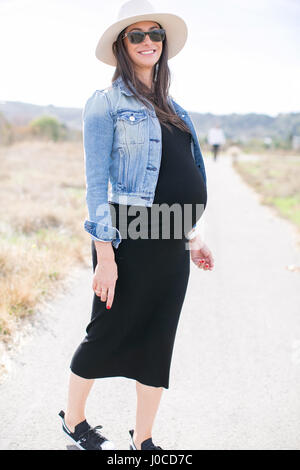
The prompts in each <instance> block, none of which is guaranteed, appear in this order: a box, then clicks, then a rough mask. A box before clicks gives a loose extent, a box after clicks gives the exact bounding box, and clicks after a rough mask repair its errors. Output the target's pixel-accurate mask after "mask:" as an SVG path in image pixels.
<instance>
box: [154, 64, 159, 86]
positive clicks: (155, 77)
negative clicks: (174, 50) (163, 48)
mask: <svg viewBox="0 0 300 470" xmlns="http://www.w3.org/2000/svg"><path fill="white" fill-rule="evenodd" d="M158 68H159V65H158V62H157V64H156V66H155V75H154V81H155V82H156V80H157V74H158Z"/></svg>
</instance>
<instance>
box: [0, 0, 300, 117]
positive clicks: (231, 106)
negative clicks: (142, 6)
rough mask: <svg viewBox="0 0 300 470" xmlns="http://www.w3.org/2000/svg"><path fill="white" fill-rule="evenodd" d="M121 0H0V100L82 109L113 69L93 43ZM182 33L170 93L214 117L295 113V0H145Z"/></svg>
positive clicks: (298, 71) (298, 11)
mask: <svg viewBox="0 0 300 470" xmlns="http://www.w3.org/2000/svg"><path fill="white" fill-rule="evenodd" d="M123 3H124V0H109V1H108V0H0V69H1V70H0V100H1V101H22V102H26V103H33V104H39V105H48V104H53V105H55V106H67V107H78V108H82V107H83V106H84V104H85V102H86V100H87V99H88V97H89V96H90V95H91V94H92V93H93V92H94V90H96V89H100V90H101V89H103V88H105V87H107V86H109V85H110V83H111V79H112V76H113V73H114V67H111V66H109V65H106V64H104V63H102V62H100V61H99V60H98V59H97V58H96V56H95V48H96V45H97V42H98V40H99V38H100V36H101V34H102V32H103V31H104V30H105V29H106V27H108V26H109V25H110V24H111V23H113V22H114V21H116V20H117V12H118V9H119V7H120V5H121V4H123ZM151 3H152V5H153V6H154V7H155V9H156V11H158V12H159V11H160V12H164V13H165V12H170V13H174V14H178V15H179V16H181V17H182V18H183V19H184V20H185V22H186V23H187V26H188V39H187V42H186V44H185V46H184V48H183V49H182V50H181V51H180V53H179V54H178V55H177V56H176V57H174V58H172V59H170V60H169V62H168V63H169V68H170V71H171V86H170V90H169V92H170V94H171V95H172V96H173V98H174V99H175V101H177V102H178V103H179V104H180V105H181V106H182V107H183V108H185V109H187V110H189V111H194V112H199V113H213V114H230V113H241V114H244V113H252V112H254V113H264V114H269V115H271V116H276V115H277V114H278V113H288V112H300V87H299V84H300V27H299V25H300V0H201V1H200V0H186V1H184V2H183V1H182V0H152V1H151Z"/></svg>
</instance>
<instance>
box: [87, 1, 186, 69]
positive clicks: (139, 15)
mask: <svg viewBox="0 0 300 470" xmlns="http://www.w3.org/2000/svg"><path fill="white" fill-rule="evenodd" d="M147 20H148V21H156V22H157V23H159V24H160V25H161V26H162V27H163V28H164V29H165V30H166V37H167V39H168V51H169V54H168V59H171V58H172V57H174V56H175V55H177V54H178V52H180V51H181V49H182V48H183V46H184V45H185V43H186V40H187V32H188V29H187V25H186V23H185V21H184V20H183V19H182V18H181V17H180V16H177V15H173V14H172V13H158V12H156V11H155V9H154V7H153V6H152V5H151V3H150V2H148V1H147V0H130V1H129V2H126V3H124V4H123V5H122V6H121V8H120V10H119V12H118V15H117V21H115V22H114V23H113V24H112V25H110V26H109V27H108V28H107V29H106V30H105V31H104V33H103V34H102V36H101V37H100V39H99V41H98V44H97V47H96V51H95V54H96V57H97V59H99V60H101V62H104V63H105V64H108V65H113V66H116V65H117V61H116V58H115V56H114V54H113V51H112V45H113V42H114V41H116V39H117V37H118V35H119V33H120V32H121V31H122V30H123V29H124V28H126V27H127V26H129V25H131V24H133V23H137V22H138V21H147Z"/></svg>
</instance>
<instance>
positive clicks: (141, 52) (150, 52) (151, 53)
mask: <svg viewBox="0 0 300 470" xmlns="http://www.w3.org/2000/svg"><path fill="white" fill-rule="evenodd" d="M155 52H156V50H155V49H150V50H149V51H139V52H138V53H139V54H141V55H153V54H155Z"/></svg>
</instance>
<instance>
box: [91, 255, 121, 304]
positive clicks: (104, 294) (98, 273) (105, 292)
mask: <svg viewBox="0 0 300 470" xmlns="http://www.w3.org/2000/svg"><path fill="white" fill-rule="evenodd" d="M117 279H118V266H117V263H116V262H115V259H114V257H113V256H109V257H102V256H98V263H97V266H96V269H95V273H94V278H93V284H92V287H93V290H94V292H95V294H96V295H97V296H98V297H100V299H101V301H102V302H106V308H111V306H112V303H113V300H114V295H115V285H116V281H117Z"/></svg>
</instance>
